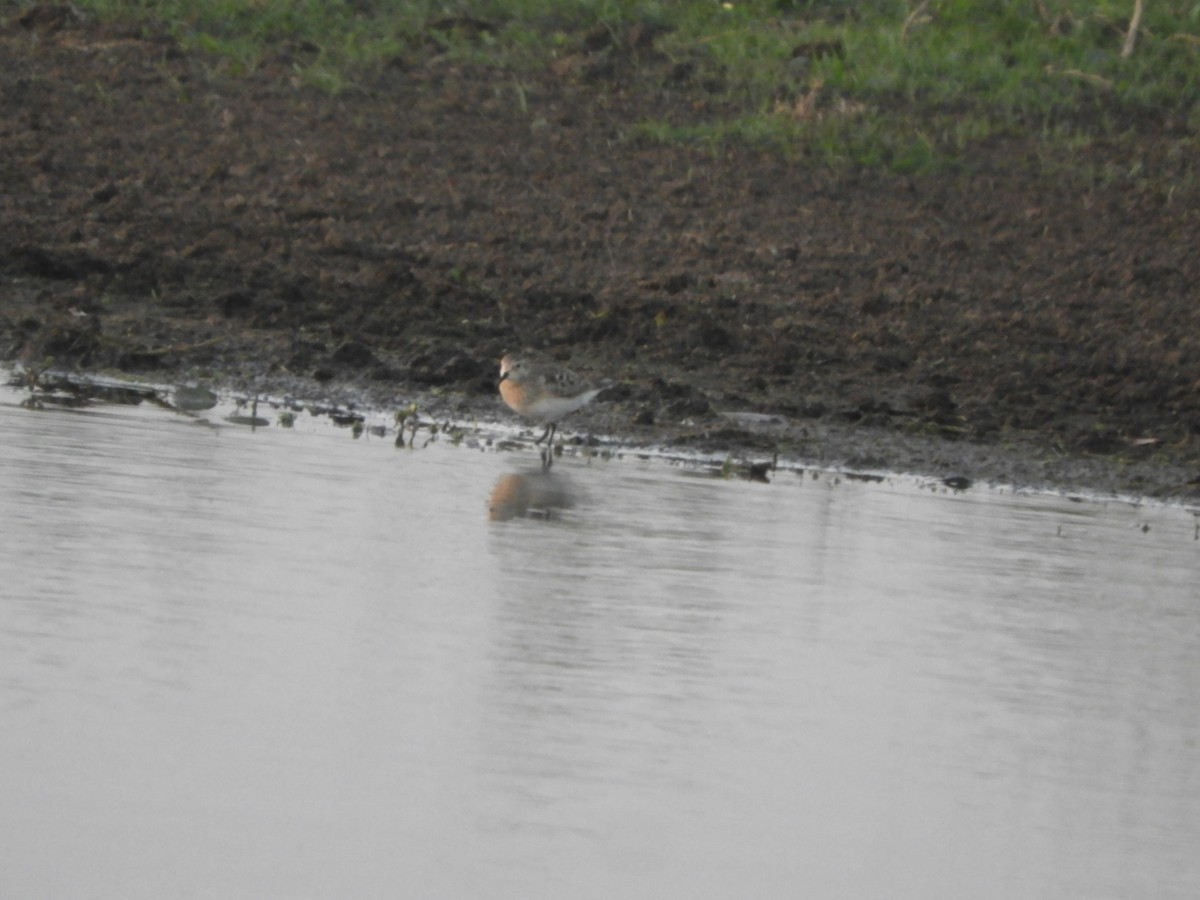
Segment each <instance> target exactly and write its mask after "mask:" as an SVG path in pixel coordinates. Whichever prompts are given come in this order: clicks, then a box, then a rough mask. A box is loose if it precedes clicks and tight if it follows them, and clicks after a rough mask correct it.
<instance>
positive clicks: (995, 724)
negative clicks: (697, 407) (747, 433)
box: [0, 393, 1200, 900]
mask: <svg viewBox="0 0 1200 900" xmlns="http://www.w3.org/2000/svg"><path fill="white" fill-rule="evenodd" d="M18 400H19V397H18V396H17V395H14V394H12V393H0V498H2V502H3V513H2V515H0V547H2V548H3V549H2V550H0V810H3V812H2V813H0V873H2V874H0V879H2V881H3V891H2V893H3V895H4V896H8V897H21V898H59V897H70V898H123V900H127V898H143V897H144V898H161V897H197V898H263V897H281V898H282V897H286V898H309V897H311V898H331V897H338V898H376V897H401V896H403V897H423V898H443V897H444V898H484V897H486V898H508V897H512V898H611V897H634V898H642V897H644V898H675V897H678V898H689V900H692V898H729V897H770V898H775V897H778V898H785V897H786V898H794V897H888V898H901V897H912V898H955V900H959V898H964V897H970V898H1012V897H1023V898H1041V897H1044V898H1064V897H1087V898H1093V900H1095V898H1141V897H1146V898H1194V897H1196V896H1200V853H1197V850H1196V848H1197V847H1200V589H1198V587H1197V573H1198V571H1200V543H1198V542H1197V541H1196V539H1195V538H1196V527H1197V520H1196V517H1195V516H1194V515H1192V514H1191V513H1190V512H1187V511H1184V510H1179V509H1170V508H1158V507H1141V508H1138V507H1135V506H1131V505H1128V504H1123V503H1108V504H1105V503H1093V502H1069V501H1067V500H1064V499H1061V498H1053V497H1044V496H1015V495H1013V494H1011V493H1004V492H994V491H986V490H976V491H971V492H968V493H965V494H958V495H953V494H949V493H947V492H945V491H942V490H931V489H929V488H928V487H922V486H921V485H919V484H917V483H914V482H910V481H904V480H896V481H895V482H888V483H883V484H867V483H860V482H852V481H846V480H844V479H837V478H836V477H832V476H828V475H825V476H821V477H819V478H814V477H812V476H811V475H800V474H795V473H779V474H778V475H777V476H776V477H775V479H774V483H772V484H769V485H767V484H756V483H749V482H743V481H721V480H716V479H711V478H704V477H699V476H698V475H697V474H696V472H695V471H694V470H689V469H686V468H683V467H679V466H673V465H669V464H666V463H663V462H643V461H636V460H623V461H619V462H600V461H595V462H593V463H591V464H590V465H589V464H588V463H587V462H586V461H583V460H576V459H564V460H562V461H561V462H560V463H559V464H558V465H556V466H555V468H554V469H553V472H552V475H550V476H543V475H541V474H540V473H538V471H537V467H536V465H535V462H536V460H535V459H534V458H533V457H532V455H531V454H529V453H499V452H490V451H489V452H482V451H481V450H480V449H478V448H475V449H473V448H470V447H468V446H465V445H463V446H458V447H451V446H448V445H445V444H435V445H432V446H429V447H427V448H426V449H423V450H417V451H406V450H397V449H396V448H395V447H393V446H392V442H391V440H390V439H379V438H371V437H364V438H362V439H360V440H357V441H355V440H352V439H351V438H350V436H349V434H348V433H347V432H345V431H341V430H336V429H332V428H327V429H321V428H301V429H296V430H291V431H289V430H285V429H281V428H278V427H269V428H264V429H259V430H257V431H253V432H252V431H251V430H250V429H248V428H244V427H235V426H229V425H220V424H218V423H219V421H220V416H219V415H212V416H210V417H209V418H210V420H211V421H210V422H209V423H204V422H200V421H196V420H194V419H189V418H186V417H183V416H179V415H176V414H173V413H170V412H166V411H163V410H159V409H154V408H151V407H148V406H142V407H114V406H107V407H95V408H91V409H88V410H84V411H62V410H46V411H40V412H33V411H29V410H25V409H20V408H18V407H17V406H16V403H17V401H18ZM302 424H303V423H302ZM489 510H490V512H489Z"/></svg>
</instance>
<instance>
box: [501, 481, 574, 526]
mask: <svg viewBox="0 0 1200 900" xmlns="http://www.w3.org/2000/svg"><path fill="white" fill-rule="evenodd" d="M574 505H575V496H574V494H573V492H572V491H571V488H570V485H569V484H568V483H567V482H566V480H565V479H563V478H562V477H560V476H558V475H555V474H553V473H551V471H550V470H549V469H541V470H540V471H533V472H510V473H509V474H507V475H502V476H500V480H499V481H497V482H496V486H495V487H493V488H492V496H491V497H490V498H489V499H488V518H489V519H491V520H492V521H493V522H506V521H508V520H509V519H556V518H558V517H559V515H560V514H561V513H562V511H563V510H564V509H570V508H571V507H572V506H574Z"/></svg>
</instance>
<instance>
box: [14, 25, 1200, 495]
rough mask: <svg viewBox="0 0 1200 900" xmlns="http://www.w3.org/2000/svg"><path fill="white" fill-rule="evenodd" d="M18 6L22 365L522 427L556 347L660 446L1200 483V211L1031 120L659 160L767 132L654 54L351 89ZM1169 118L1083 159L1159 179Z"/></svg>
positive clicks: (1123, 486) (433, 65) (419, 67)
mask: <svg viewBox="0 0 1200 900" xmlns="http://www.w3.org/2000/svg"><path fill="white" fill-rule="evenodd" d="M4 14H6V15H7V21H6V22H5V24H4V26H3V27H2V28H0V58H2V59H3V60H4V63H3V66H2V67H0V179H2V183H3V199H2V203H3V218H2V221H0V357H5V358H18V359H22V360H23V361H24V362H25V363H26V364H27V365H30V366H37V365H41V364H43V363H45V362H47V361H51V362H52V363H53V365H55V366H63V365H72V366H76V367H79V368H85V369H109V370H111V369H116V370H120V371H122V372H126V373H129V374H130V375H131V376H135V377H143V378H149V379H151V380H157V381H182V380H186V379H189V378H195V377H198V376H199V377H207V378H210V379H213V380H214V381H216V382H219V383H221V384H223V385H226V386H231V385H238V384H248V383H254V384H255V385H258V386H261V385H267V386H276V387H282V389H286V390H290V391H301V392H302V391H305V390H309V391H314V392H323V393H329V392H337V391H343V392H347V394H348V393H349V392H351V391H354V392H357V395H358V396H359V397H363V398H369V399H371V400H372V401H373V402H378V403H381V404H387V403H391V402H400V399H401V398H408V397H411V396H413V395H414V394H415V393H416V392H430V391H432V392H434V394H435V395H437V396H439V397H440V398H441V400H440V401H439V402H442V403H444V404H449V405H450V406H451V407H453V408H456V409H458V410H460V411H467V410H471V411H474V412H478V411H479V410H481V409H482V410H489V411H492V413H493V414H494V415H495V416H496V417H497V418H500V417H502V416H506V412H505V411H504V410H503V409H502V408H501V407H499V406H498V400H497V399H496V394H495V381H496V374H497V361H498V360H499V358H500V356H501V355H502V354H503V353H504V352H506V351H508V350H532V351H533V352H535V353H540V354H542V355H544V356H548V357H550V358H553V359H556V360H558V361H561V362H566V363H568V364H569V365H571V366H572V367H573V368H575V369H577V370H579V371H580V372H583V373H585V374H589V375H594V376H597V377H599V376H605V377H611V378H614V379H616V380H618V381H619V382H620V383H619V385H618V386H617V387H616V388H615V389H613V390H612V391H610V392H609V394H608V395H607V400H608V402H607V403H603V404H600V405H599V407H598V409H597V411H596V412H594V413H591V414H589V415H583V414H581V415H580V416H579V418H578V419H577V420H576V424H577V426H578V427H580V428H601V429H603V430H607V431H609V432H611V433H615V434H617V435H620V436H623V437H624V438H626V439H627V440H631V441H641V442H650V443H661V444H663V445H667V446H674V445H679V446H684V447H689V448H698V449H704V450H715V451H719V452H729V451H732V452H734V453H737V454H741V455H747V456H752V457H755V456H756V457H763V456H768V457H769V456H770V455H771V454H772V453H774V452H775V451H780V452H782V453H784V454H785V455H786V454H792V455H794V456H796V457H798V458H802V459H810V460H820V461H824V462H836V463H840V464H844V465H850V466H858V467H866V468H886V467H898V468H907V469H914V470H917V471H922V472H928V473H931V474H939V475H959V476H963V477H965V478H970V479H980V478H982V479H1002V480H1015V481H1018V482H1021V483H1038V484H1042V483H1047V482H1059V483H1061V484H1063V485H1068V486H1076V487H1093V488H1099V489H1103V490H1122V491H1133V492H1137V493H1148V494H1155V495H1160V496H1176V497H1194V496H1196V495H1197V492H1200V302H1197V301H1198V300H1200V291H1198V288H1197V285H1198V284H1200V252H1198V251H1200V213H1198V212H1197V203H1196V199H1197V198H1196V197H1195V195H1194V193H1191V194H1187V195H1184V193H1183V192H1175V193H1171V192H1169V191H1164V190H1161V189H1150V188H1148V187H1144V188H1141V189H1138V188H1136V187H1135V186H1131V183H1130V182H1129V181H1128V180H1126V181H1125V182H1123V183H1115V182H1114V183H1112V184H1092V185H1087V184H1083V179H1082V178H1072V177H1069V176H1064V177H1062V178H1058V179H1055V180H1053V181H1052V180H1050V179H1048V178H1047V177H1046V176H1045V175H1044V174H1043V169H1042V167H1040V166H1038V165H1036V164H1035V160H1036V158H1037V156H1038V153H1039V148H1038V146H1037V145H1036V144H1035V143H1034V142H1032V141H1030V142H1028V143H1025V142H1022V141H1019V140H1017V139H1015V138H1014V139H1012V140H1010V141H1007V142H1003V143H1000V142H997V143H996V144H994V145H992V146H987V147H982V148H978V150H977V152H976V153H975V154H974V155H973V156H972V158H971V159H970V160H969V162H968V165H966V166H962V167H959V169H958V170H957V171H956V172H955V173H954V174H950V175H939V176H922V177H911V178H908V177H901V176H895V175H883V174H864V173H861V172H844V171H843V172H837V173H831V172H830V171H828V170H827V169H821V168H816V167H813V166H811V165H809V164H808V163H806V162H805V160H804V157H803V156H802V155H800V156H797V158H795V159H790V160H789V159H785V158H783V157H782V156H781V155H780V154H779V153H777V152H773V151H763V150H756V149H754V148H751V147H746V146H728V147H724V148H721V149H720V150H717V151H714V150H713V149H712V148H710V147H699V146H696V147H693V146H664V145H660V144H654V143H650V142H640V141H637V140H631V139H630V138H629V126H630V125H631V124H632V123H636V122H639V121H642V120H652V119H670V120H672V121H676V122H682V121H688V120H700V119H712V118H714V117H718V116H721V115H732V114H734V112H736V111H735V110H732V109H725V108H723V107H722V104H725V103H728V102H730V101H727V100H724V99H717V98H719V97H721V96H723V95H720V94H713V93H710V88H711V87H712V86H711V85H705V84H703V83H697V80H695V79H693V78H692V77H691V76H690V74H689V71H688V69H687V68H686V67H680V66H677V65H672V64H670V63H669V62H667V61H665V60H661V59H658V58H656V56H655V54H654V53H653V49H652V46H649V45H648V43H647V41H640V39H639V41H640V43H639V41H632V40H631V41H630V43H629V45H628V46H625V45H623V44H621V43H620V42H618V43H617V44H616V45H614V46H609V47H605V48H603V49H602V52H601V53H599V54H592V55H589V54H588V53H587V52H586V47H585V46H584V43H583V42H581V47H580V52H579V54H578V55H577V56H574V57H566V58H564V59H561V60H558V61H557V62H556V63H555V64H554V65H551V66H548V67H547V69H546V70H545V71H544V72H543V73H541V74H534V75H529V74H521V75H520V76H519V77H516V78H514V77H513V75H511V74H506V73H504V72H501V71H497V70H494V69H488V68H484V67H478V68H472V67H470V66H466V65H462V64H458V63H455V62H453V61H451V60H450V59H449V58H448V57H447V56H446V55H445V54H439V53H436V52H432V51H431V52H428V53H424V54H422V55H421V56H420V57H419V58H417V57H414V59H413V60H409V61H406V60H402V59H397V60H395V61H394V62H393V63H392V64H390V65H388V66H385V67H383V68H382V69H380V70H379V71H376V72H373V73H370V74H368V75H363V76H361V77H359V78H358V79H357V80H356V86H355V87H354V88H351V89H349V90H346V91H344V92H342V93H340V94H338V95H336V96H334V95H330V94H328V93H324V92H322V91H320V90H318V89H315V88H311V87H306V86H303V85H301V84H298V83H297V82H296V79H295V75H294V66H293V63H294V62H295V61H296V60H297V58H299V57H302V56H303V54H304V53H306V52H308V51H307V50H306V48H305V47H281V48H280V49H279V52H278V54H277V55H276V56H273V57H272V58H270V59H268V61H267V63H266V64H265V65H263V66H262V67H261V68H260V69H259V70H258V71H256V72H255V73H253V74H251V75H246V76H242V77H231V76H226V75H222V74H220V73H219V72H216V73H214V68H213V65H214V63H213V61H212V60H207V59H205V58H204V57H202V56H200V55H196V54H189V53H186V52H184V51H182V50H181V49H180V47H179V46H178V45H177V43H176V42H175V41H174V40H173V39H171V38H170V37H168V36H166V34H165V32H158V31H156V30H155V29H153V28H147V27H140V28H136V29H135V28H124V29H118V28H113V27H106V26H100V25H96V24H94V23H91V22H88V21H87V20H85V19H83V18H81V17H80V16H79V15H78V14H77V13H75V12H74V11H73V8H71V7H35V8H34V11H33V12H32V13H30V12H26V13H24V14H20V13H19V11H18V10H17V8H16V7H15V6H12V5H9V4H0V15H4ZM1108 114H1111V111H1110V112H1109V113H1108ZM1160 127H1161V128H1165V127H1172V128H1178V127H1180V126H1179V124H1178V123H1177V122H1176V123H1174V124H1170V125H1166V124H1156V123H1155V122H1153V121H1130V122H1129V128H1130V129H1133V130H1135V132H1136V133H1137V134H1138V135H1139V142H1140V144H1141V146H1142V150H1140V151H1139V155H1138V159H1137V160H1131V159H1128V158H1120V157H1118V156H1117V155H1116V154H1115V151H1112V150H1110V149H1106V148H1105V147H1104V146H1102V145H1101V144H1100V143H1097V144H1096V145H1095V146H1093V147H1092V148H1091V149H1089V150H1087V151H1081V152H1083V153H1086V154H1088V155H1087V157H1086V158H1081V159H1080V165H1081V167H1082V166H1084V164H1086V166H1087V168H1088V170H1089V171H1091V170H1102V169H1103V168H1104V167H1105V166H1107V165H1110V164H1111V165H1112V166H1116V167H1119V168H1121V170H1122V171H1124V170H1128V169H1129V168H1130V167H1131V165H1132V164H1133V163H1134V162H1137V161H1145V160H1151V161H1153V160H1156V159H1159V157H1161V154H1159V153H1158V152H1157V150H1156V148H1157V147H1158V145H1159V143H1160V141H1159V138H1160V136H1161V135H1160V134H1159V133H1157V132H1156V130H1155V129H1156V128H1160ZM1106 153H1110V154H1112V158H1111V159H1110V158H1107V157H1106V156H1105V154H1106ZM1081 170H1082V169H1081ZM729 412H755V413H766V414H771V415H772V416H775V417H777V418H774V419H767V418H765V417H760V418H752V417H730V416H725V415H721V413H729ZM567 427H568V429H569V427H570V423H568V426H567Z"/></svg>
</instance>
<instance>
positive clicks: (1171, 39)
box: [78, 0, 1200, 178]
mask: <svg viewBox="0 0 1200 900" xmlns="http://www.w3.org/2000/svg"><path fill="white" fill-rule="evenodd" d="M78 6H79V7H81V8H84V9H88V10H90V11H91V12H92V13H94V14H96V15H98V16H101V17H104V18H110V19H124V20H128V19H135V20H156V21H159V22H162V23H164V24H165V26H166V27H167V28H168V29H170V30H171V31H172V32H173V33H174V34H175V35H176V36H177V37H178V38H179V39H180V40H182V41H183V43H184V44H185V45H186V46H189V47H191V48H193V49H196V50H199V51H202V52H206V53H209V54H211V56H212V58H213V60H214V62H215V65H216V68H217V69H218V70H224V71H225V72H227V73H230V74H235V75H236V74H238V73H241V72H245V71H249V70H253V69H255V68H257V67H259V66H262V65H264V64H270V65H276V66H283V67H286V70H288V71H291V72H292V73H293V75H294V77H295V78H296V79H297V80H298V81H299V82H301V83H309V84H313V85H316V86H318V87H320V88H322V89H325V90H330V91H340V90H346V89H353V87H354V85H355V84H356V83H357V82H358V81H361V80H363V78H364V76H365V75H366V73H368V72H369V71H370V70H371V69H376V68H379V67H382V66H389V65H397V64H401V65H409V64H412V63H418V62H420V61H421V60H422V59H426V58H430V57H433V56H447V57H450V58H455V59H459V60H469V61H472V62H476V63H478V64H481V65H487V66H491V67H493V68H495V69H497V70H498V72H497V78H496V85H497V91H498V92H506V93H507V94H511V95H512V102H513V104H514V106H515V107H516V108H517V109H518V110H519V111H520V112H523V113H525V114H527V115H529V116H531V117H534V118H535V119H536V118H537V117H538V112H539V111H538V109H537V104H536V99H535V98H534V97H533V96H531V95H530V93H529V91H527V90H526V89H525V88H524V87H523V86H524V85H525V84H526V83H527V79H526V77H525V76H528V75H529V74H530V73H533V72H537V71H539V70H541V71H547V70H548V71H549V72H551V73H553V74H555V75H559V76H561V77H563V78H572V77H579V76H580V75H581V73H582V74H583V76H584V77H586V78H587V80H588V82H589V83H591V84H595V85H602V84H603V83H604V81H605V77H609V76H612V73H613V72H619V73H621V74H622V75H624V74H628V75H630V76H634V77H636V76H637V75H638V74H644V75H646V76H647V80H646V81H645V82H644V83H643V84H645V85H649V86H651V87H653V88H655V89H659V90H661V91H662V92H663V93H664V94H668V95H670V94H672V93H680V94H682V92H683V91H690V93H689V94H688V95H687V96H688V98H689V99H688V100H687V102H679V103H677V104H674V105H673V106H672V107H671V110H672V111H670V112H667V113H664V114H663V115H662V117H661V118H656V119H653V120H647V121H642V122H630V123H628V132H627V133H628V135H629V136H631V137H640V138H642V139H652V140H660V141H701V142H704V143H707V144H709V145H712V146H714V147H716V146H719V145H721V144H724V143H727V142H729V141H749V142H753V143H756V144H763V145H769V146H773V147H776V148H778V149H779V150H780V151H781V152H784V153H787V154H790V155H793V156H798V157H806V158H809V159H811V160H813V161H816V162H821V163H824V164H843V163H854V164H859V165H867V166H879V167H886V168H891V169H894V170H906V169H909V170H912V169H925V168H930V167H936V166H943V165H946V164H948V163H951V162H958V163H964V162H965V161H967V160H969V159H970V155H971V150H972V148H973V147H978V146H979V145H980V144H981V143H982V142H985V141H988V140H995V139H1003V138H1006V137H1020V138H1034V139H1036V140H1037V141H1038V142H1039V145H1041V146H1044V147H1045V148H1046V158H1044V159H1042V160H1041V161H1042V162H1044V163H1049V164H1051V165H1054V164H1062V163H1065V162H1067V161H1069V160H1071V159H1072V156H1073V154H1077V153H1078V151H1079V150H1080V149H1082V148H1085V147H1088V146H1091V145H1093V144H1095V143H1100V142H1102V143H1104V144H1105V145H1106V146H1108V147H1109V149H1110V150H1111V149H1112V145H1114V144H1115V145H1116V146H1117V148H1118V149H1119V148H1120V147H1126V148H1127V149H1128V148H1132V147H1133V146H1134V141H1135V140H1136V138H1137V136H1138V134H1139V133H1140V132H1141V131H1142V130H1143V129H1150V130H1152V131H1153V132H1154V135H1155V138H1156V141H1157V143H1158V144H1159V145H1160V146H1159V147H1158V148H1157V149H1156V151H1155V152H1156V153H1158V154H1159V155H1160V156H1161V157H1162V159H1161V162H1162V166H1163V168H1164V170H1167V171H1169V173H1170V174H1169V175H1167V174H1164V175H1163V176H1162V177H1163V178H1177V177H1178V176H1179V175H1184V176H1186V177H1189V178H1191V177H1194V175H1195V172H1194V168H1195V166H1196V162H1195V160H1196V159H1197V157H1200V154H1197V153H1196V150H1197V149H1200V148H1198V147H1197V138H1196V134H1197V128H1198V126H1200V109H1198V107H1197V104H1196V102H1195V98H1196V96H1197V95H1198V94H1200V65H1198V62H1200V6H1198V5H1197V4H1196V3H1195V2H1193V0H1172V2H1161V0H1160V2H1154V3H1150V4H1143V3H1141V2H1140V0H1138V2H1135V0H1089V2H1069V0H1033V2H1031V3H1011V2H1000V0H985V2H978V0H911V2H899V0H863V2H860V3H854V4H847V3H845V2H835V0H749V2H725V3H718V2H693V3H678V4H667V3H661V2H650V0H644V2H617V0H488V2H483V0H462V2H458V3H456V4H453V9H454V10H455V13H454V14H450V13H448V12H447V5H446V4H441V3H436V4H435V3H430V2H401V0H375V2H366V3H361V2H360V3H336V2H325V0H215V2H211V3H192V2H187V0H158V2H155V0H79V3H78ZM1135 8H1136V11H1137V15H1136V16H1135ZM1135 19H1136V22H1135V21H1134V20H1135ZM1134 38H1136V41H1135V40H1134ZM604 73H607V75H605V74H604ZM620 83H622V84H623V83H626V82H625V81H624V80H622V81H620ZM514 85H515V88H514ZM597 89H598V90H603V88H602V87H597ZM1111 155H1112V154H1110V156H1111ZM1145 165H1146V164H1145V161H1144V160H1141V159H1138V160H1131V161H1129V162H1128V163H1126V164H1125V165H1124V171H1122V170H1121V166H1118V167H1116V168H1115V169H1113V168H1111V167H1110V168H1106V169H1105V170H1104V171H1103V172H1099V173H1092V174H1098V175H1102V176H1104V175H1107V176H1109V177H1113V176H1117V177H1120V176H1133V177H1140V178H1146V177H1152V176H1153V173H1152V172H1148V171H1147V170H1146V168H1145ZM1139 167H1140V168H1139Z"/></svg>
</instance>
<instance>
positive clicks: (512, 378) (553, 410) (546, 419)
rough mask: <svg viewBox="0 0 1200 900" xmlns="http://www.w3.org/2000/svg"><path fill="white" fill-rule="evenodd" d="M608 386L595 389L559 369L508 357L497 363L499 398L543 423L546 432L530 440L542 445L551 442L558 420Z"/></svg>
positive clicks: (515, 357)
mask: <svg viewBox="0 0 1200 900" xmlns="http://www.w3.org/2000/svg"><path fill="white" fill-rule="evenodd" d="M610 386H611V385H609V384H608V383H607V382H606V383H603V384H601V385H600V386H598V387H597V386H596V385H594V384H592V383H591V382H590V381H588V380H587V379H585V378H581V377H580V376H578V375H576V374H575V373H574V372H572V371H571V370H570V369H564V368H563V367H562V366H555V365H549V364H544V363H534V362H531V361H529V360H527V359H522V358H521V357H519V356H513V355H511V354H510V355H508V356H505V357H504V359H502V360H500V396H501V397H503V398H504V402H505V403H507V404H508V405H509V406H510V407H511V408H512V409H514V410H515V411H516V412H518V413H520V414H521V415H523V416H525V418H527V419H533V420H534V421H536V422H543V423H545V425H546V430H545V431H544V432H542V436H541V437H540V438H538V439H537V440H536V441H534V443H535V444H540V443H541V442H542V441H545V440H546V439H547V438H549V443H547V445H546V446H551V445H552V444H553V443H554V433H555V431H557V430H558V420H559V419H561V418H562V417H563V416H567V415H570V414H571V413H573V412H575V410H577V409H579V408H580V407H581V406H583V405H585V404H587V403H590V402H591V401H592V400H594V399H595V397H596V395H597V394H599V393H600V392H601V391H604V390H607V389H608V388H609V387H610Z"/></svg>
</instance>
